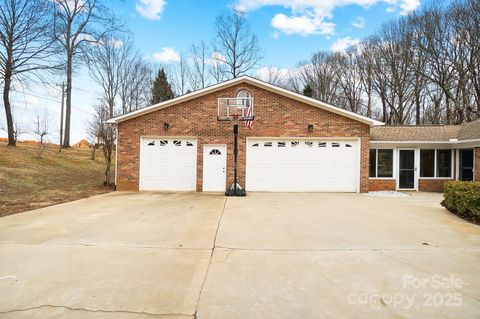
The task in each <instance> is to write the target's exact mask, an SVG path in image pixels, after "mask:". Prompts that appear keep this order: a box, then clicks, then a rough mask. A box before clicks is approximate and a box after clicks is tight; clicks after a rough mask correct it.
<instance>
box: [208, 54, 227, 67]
mask: <svg viewBox="0 0 480 319" xmlns="http://www.w3.org/2000/svg"><path fill="white" fill-rule="evenodd" d="M223 63H225V56H224V55H223V54H221V53H220V52H217V51H214V52H212V55H211V57H210V59H207V60H206V64H210V65H217V64H223Z"/></svg>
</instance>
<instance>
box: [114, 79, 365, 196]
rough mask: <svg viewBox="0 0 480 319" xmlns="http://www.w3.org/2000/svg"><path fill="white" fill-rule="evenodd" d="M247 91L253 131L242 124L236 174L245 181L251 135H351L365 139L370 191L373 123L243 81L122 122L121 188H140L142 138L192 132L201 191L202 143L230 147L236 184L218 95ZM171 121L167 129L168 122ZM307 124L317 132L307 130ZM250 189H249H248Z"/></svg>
mask: <svg viewBox="0 0 480 319" xmlns="http://www.w3.org/2000/svg"><path fill="white" fill-rule="evenodd" d="M241 89H248V90H249V91H250V92H251V93H252V95H253V98H254V101H255V121H254V123H253V129H252V130H249V129H247V128H245V127H244V126H243V125H240V127H239V139H238V141H239V144H238V148H239V153H238V163H239V167H238V178H239V182H240V184H241V185H242V186H244V185H245V155H246V154H245V148H246V147H245V146H246V145H245V144H246V138H247V137H254V136H257V137H277V136H281V137H352V138H361V191H362V192H366V191H368V186H369V181H368V165H369V162H368V156H369V135H370V127H369V126H368V125H367V124H363V123H360V122H358V121H355V120H352V119H349V118H347V117H344V116H341V115H338V114H335V113H332V112H328V111H325V110H322V109H319V108H316V107H313V106H310V105H307V104H304V103H301V102H298V101H296V100H293V99H290V98H287V97H284V96H281V95H278V94H275V93H272V92H270V91H267V90H264V89H262V88H258V87H255V86H252V85H247V84H239V85H235V86H232V87H230V88H226V89H222V90H220V91H217V92H213V93H210V94H208V95H204V96H201V97H199V98H196V99H193V100H190V101H186V102H183V103H179V104H177V105H175V106H172V107H168V108H165V109H163V110H157V111H155V112H152V113H149V114H145V115H142V116H139V117H136V118H133V119H130V120H127V121H124V122H121V123H119V125H118V175H117V186H118V189H119V190H138V188H139V185H138V183H139V163H140V159H139V149H140V137H141V136H159V137H160V136H165V137H168V136H185V137H187V136H189V137H197V138H198V151H197V154H198V161H197V164H198V167H197V191H201V190H202V169H203V158H202V157H203V152H202V150H203V145H204V144H226V145H227V186H228V185H230V184H231V183H232V182H233V131H232V124H231V123H230V122H218V121H217V99H218V98H219V97H235V96H236V95H237V92H238V91H240V90H241ZM165 122H167V123H169V125H170V127H169V128H168V130H165V129H164V125H163V124H164V123H165ZM308 124H313V125H314V131H313V132H309V131H308ZM247 191H248V190H247Z"/></svg>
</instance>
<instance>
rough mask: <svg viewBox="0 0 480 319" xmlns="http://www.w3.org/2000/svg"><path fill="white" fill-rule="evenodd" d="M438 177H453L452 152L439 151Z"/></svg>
mask: <svg viewBox="0 0 480 319" xmlns="http://www.w3.org/2000/svg"><path fill="white" fill-rule="evenodd" d="M437 177H452V150H437Z"/></svg>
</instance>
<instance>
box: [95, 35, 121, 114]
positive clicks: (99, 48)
mask: <svg viewBox="0 0 480 319" xmlns="http://www.w3.org/2000/svg"><path fill="white" fill-rule="evenodd" d="M129 46H130V44H129V43H126V42H124V41H122V40H120V39H119V38H115V37H113V36H112V35H104V36H103V37H102V38H101V39H100V41H99V42H98V43H97V44H96V45H94V46H92V48H91V50H90V53H89V57H88V58H89V60H90V63H89V66H90V76H91V77H92V79H93V80H94V81H95V82H97V84H98V85H99V86H100V87H101V88H102V96H101V98H102V99H103V101H104V103H105V104H106V105H107V106H108V115H109V116H110V117H113V116H115V100H116V98H117V96H118V93H119V91H120V86H121V76H122V70H123V68H124V65H125V63H128V62H129V61H128V52H130V48H129Z"/></svg>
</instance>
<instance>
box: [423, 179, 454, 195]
mask: <svg viewBox="0 0 480 319" xmlns="http://www.w3.org/2000/svg"><path fill="white" fill-rule="evenodd" d="M451 180H452V179H451V178H442V179H419V180H418V190H419V191H420V192H443V184H444V183H445V182H447V181H451Z"/></svg>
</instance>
